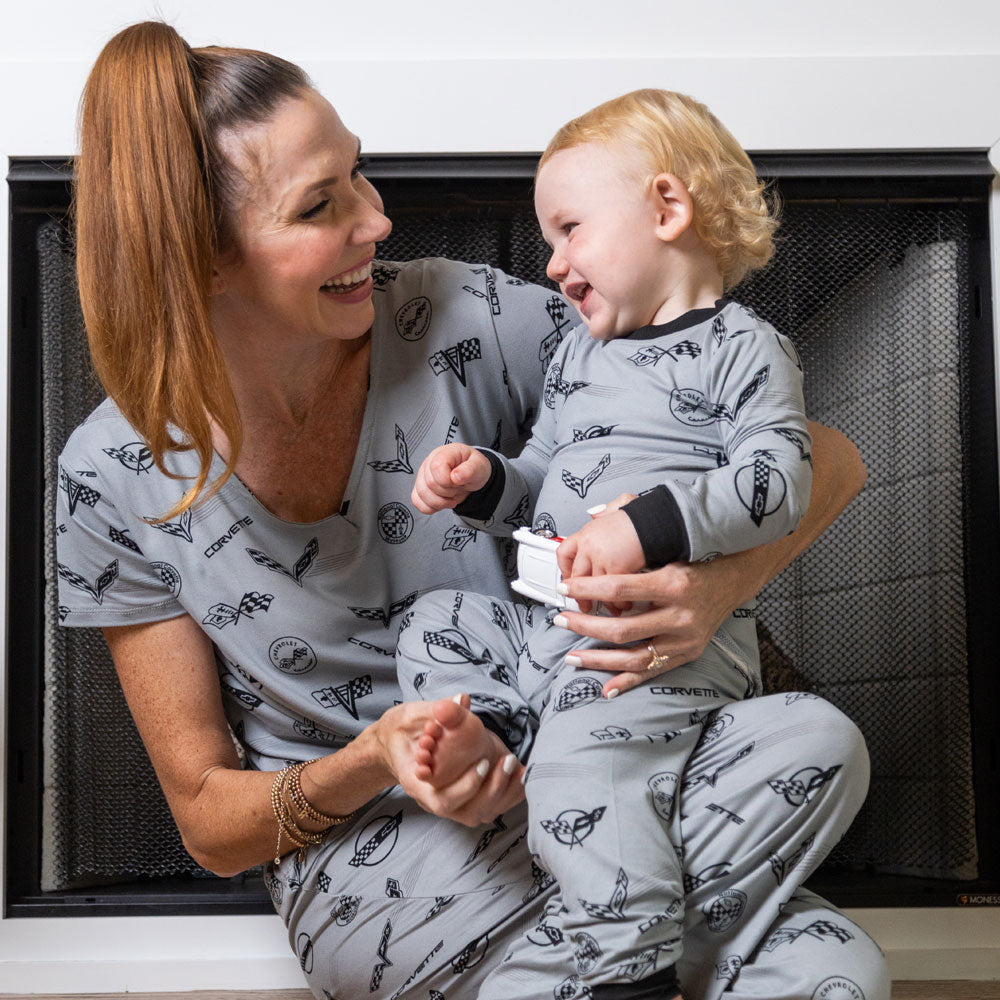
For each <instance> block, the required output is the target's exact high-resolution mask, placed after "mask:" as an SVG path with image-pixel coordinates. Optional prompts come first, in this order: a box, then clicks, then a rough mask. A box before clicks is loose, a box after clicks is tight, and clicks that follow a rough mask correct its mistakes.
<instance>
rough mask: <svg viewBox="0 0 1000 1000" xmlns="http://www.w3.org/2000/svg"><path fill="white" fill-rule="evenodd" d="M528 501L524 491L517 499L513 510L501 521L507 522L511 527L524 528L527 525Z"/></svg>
mask: <svg viewBox="0 0 1000 1000" xmlns="http://www.w3.org/2000/svg"><path fill="white" fill-rule="evenodd" d="M528 503H529V501H528V494H527V493H525V494H524V496H522V497H521V499H520V500H518V501H517V506H516V507H515V508H514V510H513V511H512V512H511V513H510V514H508V515H507V516H506V517H505V518H504V519H503V523H504V524H509V525H510V526H511V527H512V528H526V527H527V526H528Z"/></svg>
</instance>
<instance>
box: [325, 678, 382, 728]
mask: <svg viewBox="0 0 1000 1000" xmlns="http://www.w3.org/2000/svg"><path fill="white" fill-rule="evenodd" d="M371 693H372V678H371V674H365V675H364V676H362V677H355V678H354V679H353V680H350V681H348V682H347V683H346V684H339V685H338V686H337V687H332V686H331V687H325V688H320V690H319V691H313V693H312V696H313V698H315V699H316V701H318V702H319V703H320V704H321V705H322V706H323V707H324V708H336V707H337V706H338V705H339V706H340V707H341V708H345V709H347V712H348V713H349V714H350V715H351V717H352V718H354V719H357V718H358V705H357V701H358V699H359V698H366V697H367V696H368V695H370V694H371Z"/></svg>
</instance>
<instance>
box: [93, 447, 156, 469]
mask: <svg viewBox="0 0 1000 1000" xmlns="http://www.w3.org/2000/svg"><path fill="white" fill-rule="evenodd" d="M103 451H104V454H105V455H108V456H109V457H111V458H113V459H115V460H116V461H118V462H121V464H122V465H124V466H125V468H126V469H131V470H132V471H133V472H134V473H135V474H136V475H139V473H140V472H149V470H150V469H151V468H152V467H153V453H152V452H151V451H150V450H149V448H148V447H147V446H146V445H144V444H142V443H140V442H139V441H136V442H135V443H134V444H127V445H124V446H123V447H121V448H104V449H103Z"/></svg>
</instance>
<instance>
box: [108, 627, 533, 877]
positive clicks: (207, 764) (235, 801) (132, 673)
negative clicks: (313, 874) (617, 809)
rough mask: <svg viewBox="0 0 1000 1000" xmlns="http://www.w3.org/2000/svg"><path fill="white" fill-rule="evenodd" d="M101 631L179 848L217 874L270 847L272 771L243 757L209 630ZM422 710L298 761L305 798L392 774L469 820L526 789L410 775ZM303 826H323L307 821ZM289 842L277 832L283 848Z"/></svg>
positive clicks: (388, 719)
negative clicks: (302, 763) (435, 783)
mask: <svg viewBox="0 0 1000 1000" xmlns="http://www.w3.org/2000/svg"><path fill="white" fill-rule="evenodd" d="M104 635H105V638H106V639H107V642H108V646H109V648H110V649H111V655H112V658H113V659H114V662H115V667H116V669H117V671H118V677H119V680H120V682H121V685H122V690H123V691H124V693H125V699H126V701H127V702H128V706H129V710H130V711H131V713H132V718H133V719H134V720H135V723H136V726H137V727H138V730H139V734H140V736H141V737H142V741H143V743H144V744H145V746H146V750H147V752H148V753H149V757H150V760H151V761H152V763H153V767H154V769H155V771H156V775H157V778H158V779H159V781H160V785H161V786H162V788H163V792H164V794H165V795H166V798H167V802H168V804H169V806H170V810H171V812H172V813H173V816H174V820H175V822H176V823H177V827H178V829H179V830H180V833H181V838H182V840H183V842H184V846H185V848H186V849H187V851H188V852H189V853H190V854H191V856H192V857H193V858H194V859H195V860H196V861H197V862H198V863H199V864H200V865H202V866H203V867H204V868H207V869H209V870H210V871H213V872H215V873H216V874H219V875H223V876H229V875H235V874H236V873H238V872H241V871H245V870H246V869H247V868H250V867H252V866H254V865H257V864H260V863H261V862H264V861H267V860H269V859H271V858H273V857H274V855H275V848H276V842H277V834H278V825H277V820H276V819H275V816H274V813H273V812H272V809H271V784H272V782H273V780H274V772H267V771H251V770H242V769H241V767H240V761H239V757H238V755H237V753H236V749H235V747H234V745H233V741H232V737H231V736H230V732H229V727H228V725H227V723H226V718H225V715H224V713H223V709H222V696H221V692H220V688H219V679H218V673H217V669H216V664H215V657H214V654H213V650H212V644H211V642H210V640H209V639H208V637H207V636H206V635H205V633H204V632H202V630H201V628H200V627H199V626H198V624H197V623H196V622H195V621H194V620H193V619H191V618H190V617H188V616H187V615H182V616H181V617H179V618H173V619H170V620H169V621H163V622H154V623H151V624H147V625H126V626H118V627H115V628H107V629H105V630H104ZM429 718H430V712H429V706H428V704H427V703H425V702H411V703H407V704H403V705H397V706H395V707H394V708H391V709H389V711H387V712H386V713H385V715H383V716H382V718H381V719H379V720H378V722H376V723H374V724H373V725H371V726H368V727H367V728H366V729H364V730H363V731H362V732H361V733H360V734H359V735H358V736H357V737H356V738H355V739H354V740H353V741H352V742H351V743H349V744H348V745H347V746H346V747H344V748H343V749H342V750H338V751H336V752H335V753H332V754H328V755H327V756H325V757H322V758H321V759H319V760H317V761H316V762H315V763H313V764H310V765H309V767H307V768H306V769H305V770H304V771H303V772H302V775H301V782H302V789H303V792H304V793H305V795H306V797H307V798H308V799H309V801H310V802H311V803H312V805H313V806H314V807H315V808H316V809H318V810H319V811H320V812H323V813H326V814H327V815H334V816H337V815H346V814H348V813H350V812H352V811H353V810H355V809H357V808H358V807H359V806H362V805H364V804H365V803H366V802H368V801H369V800H370V799H372V798H373V797H374V796H375V795H377V794H378V793H379V792H381V791H382V790H383V789H385V788H388V787H390V786H392V785H395V784H397V783H398V784H402V785H403V787H404V789H405V790H406V791H407V792H408V793H409V794H410V795H412V796H413V797H414V798H415V799H416V800H417V801H418V802H419V803H420V805H421V806H422V807H423V808H424V809H426V810H427V811H429V812H433V813H435V814H437V815H441V816H447V817H449V818H451V819H454V820H456V821H458V822H461V823H465V824H466V825H477V824H479V823H481V822H485V821H486V820H488V819H489V818H492V817H493V816H496V815H497V814H498V813H500V812H502V811H503V810H504V809H506V808H509V807H510V805H512V804H513V803H514V802H516V801H519V800H520V798H522V797H523V789H522V788H521V786H520V783H519V781H514V780H512V779H511V777H510V776H508V775H505V774H503V772H502V770H501V769H500V767H499V766H497V767H494V768H493V769H492V771H491V772H490V773H489V774H488V775H487V777H486V778H485V780H484V778H483V776H481V775H479V774H478V773H477V772H476V771H475V769H474V768H472V769H470V771H469V772H468V773H467V774H466V775H464V776H463V777H462V778H459V779H458V780H457V781H456V782H455V783H454V784H453V785H450V786H448V788H446V789H440V790H434V789H432V788H431V787H430V786H429V785H425V784H424V783H422V782H417V781H416V780H415V779H413V778H412V767H411V766H410V764H411V761H412V755H413V752H414V748H415V746H416V743H417V741H418V740H419V738H420V736H421V735H422V734H423V731H424V725H425V723H426V721H427V720H428V719H429ZM513 777H514V778H517V777H519V774H517V773H515V775H514V776H513ZM300 826H302V828H303V829H308V830H316V829H321V827H320V826H318V825H317V824H311V823H309V822H308V821H307V820H303V821H302V822H300ZM293 846H294V845H293V844H292V843H291V842H290V841H288V840H287V839H285V838H282V840H281V845H280V848H279V854H282V855H283V854H285V853H287V852H288V851H290V850H292V849H293Z"/></svg>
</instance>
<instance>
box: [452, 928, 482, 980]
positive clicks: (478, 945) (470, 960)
mask: <svg viewBox="0 0 1000 1000" xmlns="http://www.w3.org/2000/svg"><path fill="white" fill-rule="evenodd" d="M489 947H490V936H489V934H483V935H482V936H480V937H477V938H473V940H471V941H470V942H469V943H468V944H467V945H466V946H465V947H464V948H463V949H462V950H461V951H460V952H459V953H458V954H457V955H456V956H455V957H454V958H453V959H452V960H451V971H452V972H454V974H455V975H456V976H458V975H461V974H462V973H463V972H468V971H469V969H474V968H475V967H476V966H477V965H479V963H480V962H481V961H482V960H483V959H484V958H485V957H486V952H487V951H488V949H489Z"/></svg>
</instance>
